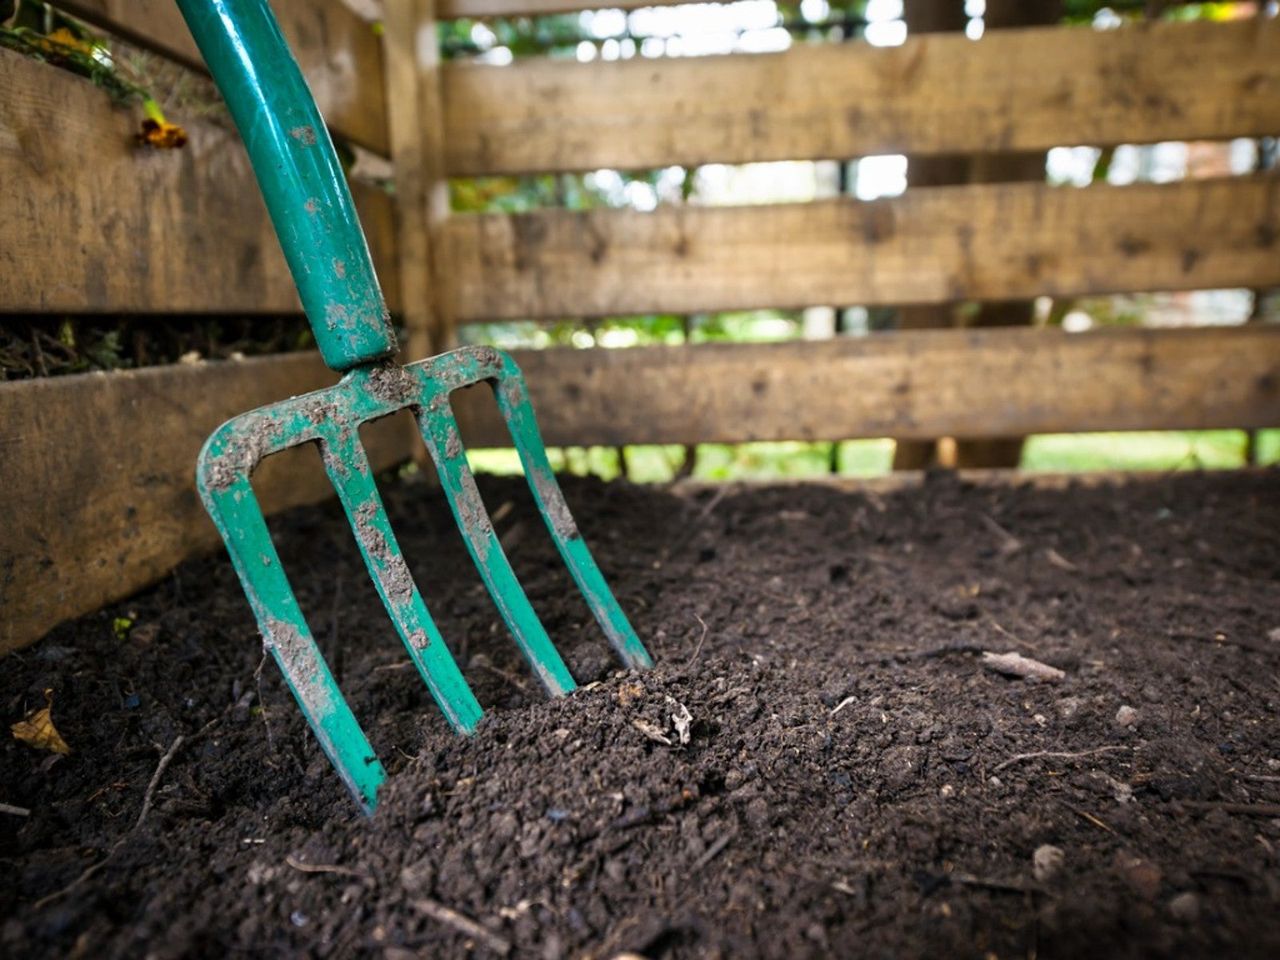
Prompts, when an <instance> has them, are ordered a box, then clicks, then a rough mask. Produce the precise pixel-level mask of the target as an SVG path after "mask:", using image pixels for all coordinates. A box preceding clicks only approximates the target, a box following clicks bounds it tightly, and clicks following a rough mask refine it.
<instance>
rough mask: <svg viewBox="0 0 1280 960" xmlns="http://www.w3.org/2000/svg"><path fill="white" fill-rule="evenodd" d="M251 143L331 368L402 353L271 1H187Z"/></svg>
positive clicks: (196, 33) (185, 8)
mask: <svg viewBox="0 0 1280 960" xmlns="http://www.w3.org/2000/svg"><path fill="white" fill-rule="evenodd" d="M178 6H179V7H180V8H181V10H182V15H183V16H184V17H185V18H186V21H187V26H188V27H190V28H191V35H192V36H193V37H194V38H195V41H196V44H197V45H198V46H199V47H200V52H201V53H202V54H203V55H204V59H205V63H206V64H208V67H209V72H210V73H212V74H213V79H214V81H215V82H216V83H217V85H218V88H219V89H220V90H221V91H222V96H223V99H224V100H226V102H227V106H228V107H229V108H230V110H231V116H232V118H233V119H234V120H235V123H236V127H237V128H238V129H239V130H240V136H241V137H243V138H244V143H245V146H246V147H247V148H248V151H249V159H250V161H251V162H252V163H253V170H254V173H255V174H256V175H257V178H258V185H259V187H260V188H261V189H262V196H263V198H264V199H265V200H266V203H267V210H268V211H269V212H270V214H271V221H272V223H273V224H274V225H275V229H276V236H277V237H279V239H280V246H281V247H283V248H284V255H285V259H287V260H288V262H289V269H290V270H291V271H292V273H293V282H294V283H295V284H296V285H297V288H298V294H299V296H300V297H301V298H302V308H303V309H304V310H305V311H306V314H307V319H308V320H309V321H310V322H311V329H312V332H313V333H314V334H315V338H316V343H317V345H318V346H319V347H320V353H321V355H322V356H323V357H324V362H325V363H327V364H328V365H329V366H330V367H332V368H333V369H334V370H349V369H350V368H352V367H355V366H359V365H361V364H365V363H370V362H372V361H375V360H381V359H383V358H385V357H389V356H391V355H392V354H394V353H395V352H396V337H395V333H394V331H393V330H392V328H391V319H390V316H389V315H388V313H387V306H386V302H385V301H384V300H383V298H382V291H381V289H380V288H379V287H378V278H377V276H376V274H375V273H374V270H373V261H372V260H371V259H370V257H369V246H368V244H367V243H366V242H365V238H364V232H363V231H362V230H361V229H360V221H359V220H358V219H357V218H356V212H355V205H354V204H353V203H352V201H351V191H350V189H349V188H348V187H347V181H346V177H345V175H344V174H343V172H342V166H341V165H340V164H339V162H338V156H337V153H336V151H335V150H334V149H333V141H332V139H330V137H329V131H328V129H327V128H326V127H325V125H324V121H323V120H322V119H321V117H320V111H319V110H317V109H316V104H315V99H314V98H313V97H312V96H311V91H310V90H309V89H308V88H307V84H306V81H305V80H304V79H303V78H302V71H301V70H299V69H298V63H297V61H296V60H295V59H294V58H293V54H292V53H290V51H289V47H288V44H287V43H285V39H284V37H283V36H282V35H281V33H280V27H279V25H278V24H277V23H276V18H275V16H274V14H272V12H271V7H270V5H269V4H268V3H267V0H178Z"/></svg>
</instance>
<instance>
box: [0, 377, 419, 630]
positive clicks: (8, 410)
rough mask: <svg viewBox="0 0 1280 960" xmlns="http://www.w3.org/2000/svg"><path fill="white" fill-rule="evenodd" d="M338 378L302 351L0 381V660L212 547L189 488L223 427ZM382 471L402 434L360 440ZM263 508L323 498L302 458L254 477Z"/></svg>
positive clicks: (312, 463) (276, 462) (319, 478)
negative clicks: (209, 442) (203, 450)
mask: <svg viewBox="0 0 1280 960" xmlns="http://www.w3.org/2000/svg"><path fill="white" fill-rule="evenodd" d="M335 380H336V375H335V374H332V373H330V372H329V371H327V370H326V369H325V368H324V366H323V364H321V363H320V360H319V358H318V357H317V356H316V355H314V354H310V353H308V354H289V355H285V356H279V357H271V358H264V359H256V360H246V361H243V362H240V363H219V364H209V365H199V366H171V367H156V368H152V369H148V370H140V371H130V372H123V373H112V374H101V373H99V374H88V375H83V376H72V377H54V378H46V379H40V380H26V381H19V382H15V383H3V384H0V489H3V490H4V491H5V495H4V497H3V498H2V499H0V530H3V531H4V534H3V536H0V653H4V652H5V651H7V650H11V649H15V648H16V647H19V646H22V645H24V644H26V643H30V642H31V641H33V640H35V639H37V638H39V637H40V636H41V635H43V634H44V633H45V632H46V631H48V630H49V629H51V628H52V627H53V626H54V625H56V624H57V623H59V622H61V621H62V620H65V619H67V618H69V617H73V616H78V615H80V614H83V613H88V612H90V611H92V610H96V609H98V608H99V607H100V606H102V605H103V604H105V603H108V602H110V601H112V600H116V599H119V598H120V597H124V596H128V595H129V594H130V593H132V592H133V591H135V590H138V589H140V588H141V587H143V586H145V585H147V584H148V583H150V582H152V581H154V580H156V579H158V578H159V577H161V576H163V575H164V574H165V573H167V572H168V571H169V570H170V569H172V568H173V566H174V565H175V564H177V563H178V562H180V561H181V560H183V559H184V558H185V557H187V556H190V555H191V554H193V553H196V552H198V551H201V550H207V549H209V548H210V547H212V546H214V545H215V544H216V543H218V542H219V541H218V536H217V533H216V531H215V530H214V528H213V524H212V523H210V522H209V519H208V517H207V516H206V514H205V512H204V508H203V507H202V506H201V504H200V501H199V498H198V496H197V495H196V491H195V462H196V455H197V453H198V452H199V450H200V447H201V445H202V444H203V443H204V441H205V440H206V439H207V438H208V436H209V434H210V433H211V432H213V430H214V428H216V427H217V426H218V424H219V423H221V422H222V421H223V420H226V419H227V418H229V417H231V416H233V415H235V414H237V413H243V412H244V411H246V410H249V409H252V408H253V407H256V406H259V405H261V404H264V403H267V402H271V401H276V400H282V399H284V398H286V397H288V396H290V395H291V394H295V393H299V392H302V391H305V390H311V389H315V388H318V387H322V386H326V385H328V384H330V383H333V382H335ZM362 436H363V437H364V438H365V440H366V443H367V445H368V446H369V451H370V455H371V457H372V458H373V461H374V463H375V465H377V466H378V467H379V468H380V469H381V468H383V467H387V466H391V465H392V464H394V463H396V462H399V461H401V460H403V459H405V458H406V457H407V456H408V454H409V450H410V439H411V436H410V431H409V430H408V429H406V427H405V424H404V422H403V421H397V420H389V421H386V422H384V423H381V424H377V425H375V426H373V427H371V428H369V429H368V430H366V431H362ZM254 487H255V489H256V490H258V491H259V493H260V496H261V499H262V503H263V508H264V510H267V511H268V512H273V511H276V510H280V509H283V508H285V507H288V506H294V505H297V504H302V503H311V502H314V501H317V500H320V499H323V498H325V497H326V496H328V495H330V493H331V488H330V487H329V484H328V481H327V479H326V478H325V476H324V472H323V470H322V469H321V468H320V459H319V456H318V455H317V454H316V453H315V452H314V451H313V450H303V451H290V452H289V453H286V454H282V455H281V456H279V457H273V458H271V459H269V460H267V461H266V462H265V463H264V464H263V466H262V469H261V471H259V472H258V473H255V475H254Z"/></svg>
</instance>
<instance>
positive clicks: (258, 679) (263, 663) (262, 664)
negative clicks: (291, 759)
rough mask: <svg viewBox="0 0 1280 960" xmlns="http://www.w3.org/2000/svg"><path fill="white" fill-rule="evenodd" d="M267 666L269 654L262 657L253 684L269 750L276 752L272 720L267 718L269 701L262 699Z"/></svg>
mask: <svg viewBox="0 0 1280 960" xmlns="http://www.w3.org/2000/svg"><path fill="white" fill-rule="evenodd" d="M266 665H267V654H265V653H264V654H263V655H262V659H261V660H259V661H258V667H257V669H256V670H254V671H253V682H254V683H255V684H257V687H258V709H259V710H261V711H262V726H263V727H264V728H265V729H266V731H267V750H269V751H274V750H275V741H274V740H273V739H272V737H271V720H270V718H268V717H267V701H266V700H264V699H263V697H262V668H263V667H265V666H266Z"/></svg>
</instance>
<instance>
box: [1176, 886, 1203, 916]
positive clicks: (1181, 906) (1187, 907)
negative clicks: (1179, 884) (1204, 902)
mask: <svg viewBox="0 0 1280 960" xmlns="http://www.w3.org/2000/svg"><path fill="white" fill-rule="evenodd" d="M1169 913H1171V914H1172V915H1173V918H1174V919H1175V920H1181V921H1182V922H1183V923H1195V922H1196V921H1197V920H1199V919H1200V898H1199V897H1197V896H1196V895H1195V894H1194V893H1192V892H1191V891H1190V890H1188V891H1187V892H1186V893H1180V894H1178V895H1177V896H1176V897H1174V898H1173V899H1172V900H1170V901H1169Z"/></svg>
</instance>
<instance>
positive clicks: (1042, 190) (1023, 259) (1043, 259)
mask: <svg viewBox="0 0 1280 960" xmlns="http://www.w3.org/2000/svg"><path fill="white" fill-rule="evenodd" d="M443 236H444V238H445V242H444V244H443V252H442V256H444V257H447V258H448V260H447V266H446V267H445V269H444V272H443V274H442V279H444V280H445V281H446V282H447V289H446V290H445V291H443V295H444V297H445V299H446V302H447V303H448V305H449V306H448V312H449V315H450V316H452V317H455V318H457V320H458V321H459V322H461V323H467V322H477V321H486V320H502V319H537V318H560V317H574V316H587V317H591V316H610V315H625V314H640V313H648V312H672V313H694V312H700V311H712V310H736V309H751V308H762V307H777V308H790V307H805V306H812V305H819V304H901V303H941V302H949V301H956V300H968V299H973V300H1004V299H1019V298H1028V297H1036V296H1040V295H1042V294H1044V295H1051V296H1071V295H1079V294H1103V293H1118V292H1127V291H1157V290H1196V289H1211V288H1223V287H1267V286H1273V285H1278V284H1280V177H1277V176H1274V175H1271V176H1258V177H1242V178H1224V179H1215V180H1195V181H1182V182H1178V183H1172V184H1158V185H1157V184H1139V185H1133V186H1126V187H1112V186H1106V185H1099V186H1092V187H1086V188H1073V187H1050V186H1046V185H1043V184H1026V183H1017V184H996V185H971V186H958V187H934V188H919V189H915V190H908V191H907V192H906V193H905V194H904V195H902V196H900V197H895V198H891V199H883V200H876V201H871V202H863V201H858V200H854V199H837V200H822V201H816V202H813V203H804V204H774V205H760V206H748V207H698V206H664V207H659V208H658V210H656V211H654V212H652V213H639V212H635V211H630V210H594V211H588V212H569V211H562V210H544V211H538V212H534V213H528V214H512V215H508V214H484V215H466V216H455V217H452V218H450V220H449V221H448V222H447V223H446V224H445V225H444V228H443Z"/></svg>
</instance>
